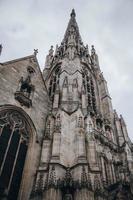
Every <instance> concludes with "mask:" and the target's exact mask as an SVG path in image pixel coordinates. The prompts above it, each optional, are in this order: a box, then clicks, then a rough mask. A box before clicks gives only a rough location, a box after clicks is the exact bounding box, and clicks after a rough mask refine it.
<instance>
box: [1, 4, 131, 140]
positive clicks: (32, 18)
mask: <svg viewBox="0 0 133 200" xmlns="http://www.w3.org/2000/svg"><path fill="white" fill-rule="evenodd" d="M72 8H75V10H76V18H77V22H78V25H79V30H80V34H81V36H82V39H83V42H84V43H85V44H86V43H88V45H89V46H91V45H92V44H94V45H95V48H96V51H97V53H98V55H99V61H100V66H101V70H102V71H103V73H104V76H105V78H106V80H107V81H108V87H109V91H110V94H111V97H112V101H113V107H114V108H115V109H116V110H117V111H118V113H119V114H122V115H123V116H124V118H125V121H126V123H127V126H128V130H129V135H130V137H131V138H132V140H133V131H132V129H133V114H132V112H133V86H132V83H133V22H132V21H133V0H117V1H116V0H48V1H46V0H12V1H10V0H0V42H1V43H2V44H3V52H2V55H1V58H0V59H1V60H0V62H4V61H8V60H13V59H15V58H19V57H23V56H27V55H30V54H32V53H33V49H34V48H38V49H39V54H38V59H39V63H40V66H41V69H43V66H44V62H45V56H46V54H47V52H48V50H49V47H50V46H51V45H54V46H55V45H56V43H58V44H60V42H61V40H62V39H63V36H64V32H65V30H66V27H67V24H68V20H69V16H70V12H71V9H72Z"/></svg>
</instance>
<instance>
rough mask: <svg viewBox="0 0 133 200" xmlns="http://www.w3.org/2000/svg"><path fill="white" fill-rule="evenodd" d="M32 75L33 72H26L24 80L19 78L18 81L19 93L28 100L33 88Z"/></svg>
mask: <svg viewBox="0 0 133 200" xmlns="http://www.w3.org/2000/svg"><path fill="white" fill-rule="evenodd" d="M32 73H33V72H31V71H28V75H27V77H26V79H24V78H23V77H21V79H20V84H21V87H20V92H22V93H24V94H25V95H26V96H27V97H28V98H30V95H31V92H32V91H33V90H34V86H33V85H32V83H31V76H32Z"/></svg>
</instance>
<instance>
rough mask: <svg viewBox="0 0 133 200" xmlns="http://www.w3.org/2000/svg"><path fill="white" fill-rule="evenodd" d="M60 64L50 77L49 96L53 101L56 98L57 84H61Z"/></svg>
mask: <svg viewBox="0 0 133 200" xmlns="http://www.w3.org/2000/svg"><path fill="white" fill-rule="evenodd" d="M59 70H60V68H59V66H58V67H57V68H56V69H55V71H54V72H53V75H52V77H51V79H50V83H49V96H50V99H51V101H53V100H54V94H55V90H56V86H57V84H59Z"/></svg>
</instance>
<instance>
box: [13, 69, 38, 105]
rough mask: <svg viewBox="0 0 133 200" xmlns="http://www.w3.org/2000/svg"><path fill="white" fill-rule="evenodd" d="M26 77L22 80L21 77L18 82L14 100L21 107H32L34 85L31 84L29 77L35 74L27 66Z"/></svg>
mask: <svg viewBox="0 0 133 200" xmlns="http://www.w3.org/2000/svg"><path fill="white" fill-rule="evenodd" d="M27 73H28V74H27V76H26V78H25V79H24V78H23V77H21V79H20V81H19V89H18V90H17V91H16V92H15V99H16V100H17V101H19V102H20V104H21V105H22V106H26V107H28V108H29V107H31V106H32V96H33V92H34V90H35V87H34V85H33V84H32V82H31V77H32V76H33V74H34V73H35V70H34V69H33V68H32V67H31V66H29V67H28V68H27Z"/></svg>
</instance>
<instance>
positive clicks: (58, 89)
mask: <svg viewBox="0 0 133 200" xmlns="http://www.w3.org/2000/svg"><path fill="white" fill-rule="evenodd" d="M75 18H76V15H75V11H74V10H72V12H71V16H70V21H69V23H68V27H67V29H66V32H65V35H64V39H63V40H62V42H61V45H60V46H58V45H57V46H56V49H55V51H54V50H53V46H51V48H50V50H49V54H48V55H47V57H46V62H45V68H44V70H43V73H42V72H41V70H40V67H39V64H38V61H37V58H36V54H37V50H35V51H34V54H33V55H30V56H27V57H24V58H20V59H17V60H13V61H8V62H5V63H1V64H0V199H2V200H17V199H18V200H29V199H33V200H132V199H133V181H132V179H133V178H132V174H133V145H132V142H131V141H130V139H129V137H128V133H127V129H126V124H125V122H124V119H123V117H122V116H121V115H120V116H118V114H117V112H116V111H114V110H113V108H112V102H111V97H110V95H109V92H108V88H107V82H106V80H105V78H104V76H103V74H102V72H101V70H100V67H99V61H98V55H97V53H96V50H95V48H94V46H92V48H91V52H89V49H88V45H86V46H84V44H83V42H82V39H81V36H80V33H79V29H78V25H77V22H76V19H75Z"/></svg>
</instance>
